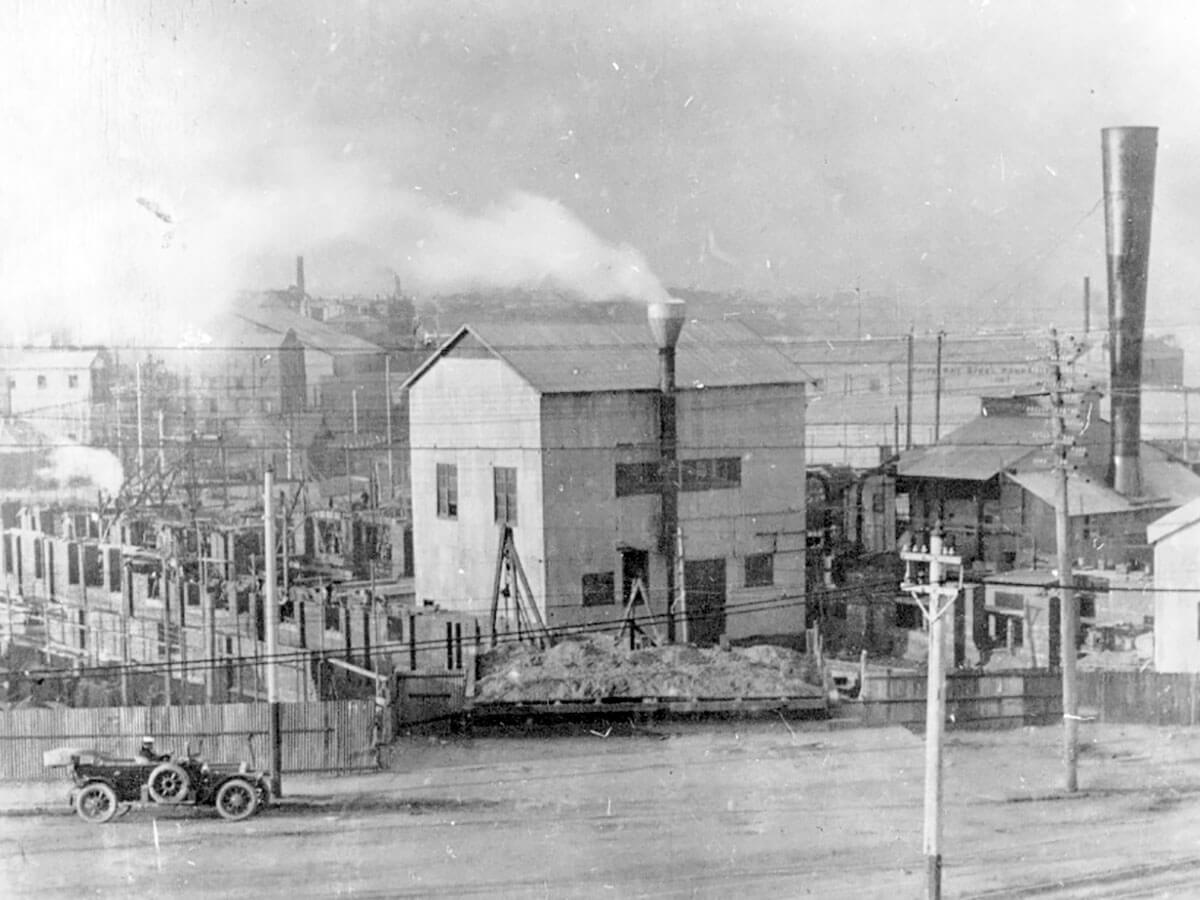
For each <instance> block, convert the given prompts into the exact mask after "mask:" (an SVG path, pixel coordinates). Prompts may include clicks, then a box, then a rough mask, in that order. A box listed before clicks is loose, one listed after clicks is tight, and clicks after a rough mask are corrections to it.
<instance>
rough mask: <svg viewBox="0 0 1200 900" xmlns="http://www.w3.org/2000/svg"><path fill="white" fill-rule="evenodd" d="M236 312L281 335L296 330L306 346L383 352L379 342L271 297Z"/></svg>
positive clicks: (352, 351)
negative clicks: (295, 309)
mask: <svg viewBox="0 0 1200 900" xmlns="http://www.w3.org/2000/svg"><path fill="white" fill-rule="evenodd" d="M234 315H235V316H237V317H238V318H241V319H244V320H246V321H247V322H251V323H253V324H255V325H258V326H260V327H262V328H266V329H269V330H270V331H275V332H278V333H279V334H281V335H283V334H287V332H288V331H289V330H290V331H294V332H295V333H296V337H297V338H299V339H300V342H301V343H303V344H304V345H305V346H308V347H312V348H313V349H315V350H323V351H325V352H326V353H382V352H383V348H382V347H380V346H379V345H378V344H373V343H371V342H370V341H367V340H364V339H363V338H360V337H358V336H357V335H353V334H347V333H346V332H344V331H339V330H338V329H336V328H333V327H331V326H329V325H326V324H325V323H323V322H318V321H317V320H316V319H310V318H309V317H308V316H302V315H300V313H298V312H294V311H292V310H290V309H287V308H286V307H283V306H279V305H278V304H276V303H274V302H272V301H270V300H262V301H260V302H259V303H258V304H257V305H255V304H253V303H251V304H247V305H246V306H245V307H244V308H241V309H237V310H235V311H234Z"/></svg>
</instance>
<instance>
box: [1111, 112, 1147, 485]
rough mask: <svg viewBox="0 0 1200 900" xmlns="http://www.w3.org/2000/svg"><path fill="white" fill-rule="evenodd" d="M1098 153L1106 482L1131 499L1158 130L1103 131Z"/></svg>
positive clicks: (1137, 479)
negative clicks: (1108, 413)
mask: <svg viewBox="0 0 1200 900" xmlns="http://www.w3.org/2000/svg"><path fill="white" fill-rule="evenodd" d="M1100 147H1101V156H1102V163H1103V170H1104V235H1105V249H1106V251H1107V254H1106V255H1107V260H1108V309H1109V318H1110V321H1109V366H1110V368H1109V376H1110V380H1109V390H1110V392H1111V396H1112V457H1111V460H1110V465H1109V470H1108V475H1107V481H1108V483H1109V484H1110V485H1111V486H1112V488H1113V489H1114V490H1115V491H1117V492H1118V493H1120V494H1123V495H1125V496H1137V495H1139V494H1141V492H1142V479H1141V470H1140V460H1139V456H1140V445H1141V420H1142V398H1141V388H1142V337H1143V335H1144V333H1145V330H1146V280H1147V275H1148V272H1149V268H1150V219H1151V213H1152V212H1153V208H1154V165H1155V156H1156V154H1157V151H1158V129H1157V128H1144V127H1124V128H1105V129H1102V130H1101V132H1100Z"/></svg>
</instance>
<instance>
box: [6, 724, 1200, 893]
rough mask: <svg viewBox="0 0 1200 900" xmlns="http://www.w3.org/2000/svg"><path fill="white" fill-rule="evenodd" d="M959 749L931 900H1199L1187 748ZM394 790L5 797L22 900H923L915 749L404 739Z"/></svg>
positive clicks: (306, 785)
mask: <svg viewBox="0 0 1200 900" xmlns="http://www.w3.org/2000/svg"><path fill="white" fill-rule="evenodd" d="M1081 737H1082V741H1081V755H1080V764H1079V783H1080V788H1081V790H1080V791H1079V793H1078V794H1075V795H1070V796H1068V795H1064V794H1063V793H1062V791H1061V790H1060V785H1061V784H1062V763H1061V753H1060V750H1061V729H1060V728H1028V729H1020V730H1014V731H1006V732H964V731H957V732H950V733H949V734H948V735H947V739H946V763H945V765H946V768H945V773H946V779H945V833H944V842H943V855H944V865H945V872H944V877H943V889H944V896H945V897H947V898H953V897H978V898H983V897H1032V896H1038V897H1122V898H1124V897H1197V896H1200V887H1197V885H1200V815H1198V806H1200V729H1169V728H1149V727H1138V726H1126V727H1118V726H1100V725H1096V724H1085V725H1084V726H1083V728H1082V731H1081ZM392 749H393V753H392V758H391V769H390V770H389V771H386V772H380V773H373V774H367V775H359V776H351V777H342V778H315V777H298V776H286V775H285V779H284V789H285V797H284V802H283V803H282V804H281V805H280V806H279V807H278V808H277V809H273V810H271V811H269V812H267V813H265V814H263V815H261V816H256V817H254V818H253V819H250V820H247V821H246V822H239V823H227V822H222V821H220V820H218V819H216V818H214V817H213V816H212V815H211V814H210V813H204V812H198V811H190V810H182V809H164V808H162V807H157V808H143V809H135V810H133V811H132V812H130V813H129V814H128V815H125V816H122V817H121V818H119V819H117V820H115V821H114V822H113V823H110V824H109V825H105V826H89V825H86V824H85V823H83V822H81V821H79V820H78V819H77V818H75V817H74V816H73V815H72V814H71V813H70V812H69V810H67V809H66V807H65V805H63V801H62V796H63V794H64V785H62V784H61V783H60V784H54V785H40V784H39V785H12V784H7V785H0V808H2V809H3V813H4V814H2V815H0V887H2V888H4V890H2V891H0V893H3V894H4V895H5V896H19V897H26V896H28V897H35V896H36V897H77V896H83V895H85V894H86V895H88V896H100V897H151V896H153V897H156V898H164V897H181V896H212V895H221V896H256V897H264V896H291V897H295V898H300V897H327V896H335V895H340V896H354V897H404V896H408V897H519V898H525V897H540V898H545V897H550V898H558V897H564V898H573V897H618V898H621V897H637V898H642V897H647V898H650V897H654V898H658V897H705V898H707V897H712V898H726V897H730V896H738V897H740V898H758V897H763V898H766V897H771V898H779V897H802V896H813V897H830V898H863V897H867V898H871V897H878V898H908V897H912V898H917V897H922V896H924V889H925V886H924V860H923V857H922V851H921V830H922V798H923V772H924V768H923V767H924V743H923V739H922V737H921V736H920V735H914V734H912V733H910V732H908V731H906V730H904V729H900V728H886V729H860V728H843V727H839V726H838V725H837V723H833V724H827V723H813V722H799V721H784V720H782V719H779V718H776V719H774V720H770V719H767V720H759V721H744V720H743V721H721V722H687V723H683V722H672V721H658V722H650V723H644V724H641V725H636V726H631V725H630V724H629V723H616V722H614V723H610V724H608V725H604V724H603V723H591V724H590V725H587V726H584V725H580V726H576V727H574V728H572V729H568V730H566V731H564V730H561V729H560V730H557V731H555V732H549V731H545V730H537V731H535V730H531V729H525V728H513V729H509V730H508V731H507V732H505V733H499V732H495V731H493V732H490V733H488V734H482V733H475V734H473V735H466V736H437V735H414V736H412V737H410V738H408V739H406V740H404V741H401V742H399V743H397V745H396V746H395V747H393V748H392Z"/></svg>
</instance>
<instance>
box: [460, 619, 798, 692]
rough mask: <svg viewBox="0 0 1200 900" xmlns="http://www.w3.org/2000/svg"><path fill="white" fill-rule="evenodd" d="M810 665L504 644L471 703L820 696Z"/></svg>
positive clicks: (768, 653)
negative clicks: (542, 648)
mask: <svg viewBox="0 0 1200 900" xmlns="http://www.w3.org/2000/svg"><path fill="white" fill-rule="evenodd" d="M819 685H820V675H819V673H818V671H817V669H816V666H815V665H814V664H813V662H812V661H811V660H810V659H809V657H807V656H805V655H804V654H803V653H798V652H797V651H795V650H790V649H788V648H786V647H777V646H772V645H768V644H759V645H755V646H751V647H734V648H732V649H729V650H722V649H720V648H715V647H714V648H696V647H688V646H683V645H679V644H673V645H670V646H666V647H650V648H644V649H640V650H628V649H625V648H622V647H618V646H616V645H614V643H613V640H612V638H611V637H605V636H596V637H586V638H580V639H575V640H564V641H560V642H559V643H557V644H555V645H554V646H553V647H550V648H549V649H546V650H541V649H538V648H536V647H531V646H530V645H528V644H505V645H502V646H500V647H497V648H495V649H493V650H489V651H488V652H487V653H484V654H482V655H481V656H480V657H479V670H478V678H477V680H476V684H475V695H474V698H473V699H474V700H475V701H476V702H483V703H489V702H493V703H494V702H507V703H548V702H554V701H564V702H580V701H590V700H603V699H618V698H630V699H644V698H647V697H663V698H677V699H689V700H731V699H739V698H740V699H747V700H748V699H766V698H771V699H779V698H788V697H820V696H822V689H821V687H820V686H819Z"/></svg>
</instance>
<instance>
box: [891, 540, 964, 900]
mask: <svg viewBox="0 0 1200 900" xmlns="http://www.w3.org/2000/svg"><path fill="white" fill-rule="evenodd" d="M900 558H901V559H903V560H904V569H905V572H904V583H903V584H901V585H900V588H901V590H905V591H908V592H910V593H911V594H912V595H913V597H914V598H916V599H917V602H918V604H920V607H921V612H923V613H924V614H925V618H926V620H927V621H928V622H929V666H928V670H929V671H928V684H927V687H926V695H925V836H924V841H923V846H924V850H925V885H926V897H928V898H929V900H941V896H942V731H943V729H944V726H945V722H946V654H945V649H946V614H947V613H949V612H951V611H952V610H953V609H954V603H955V601H956V600H957V599H958V594H959V591H960V590H961V589H962V557H961V556H958V555H955V554H952V553H946V552H945V547H944V545H943V535H942V523H941V520H940V519H939V520H938V522H937V524H935V525H934V528H933V533H932V534H931V535H930V536H929V547H928V548H925V547H921V548H915V549H911V550H905V551H902V552H901V553H900ZM914 563H915V564H916V565H917V566H919V567H926V571H927V573H928V577H927V580H926V581H925V582H920V581H918V580H917V578H918V573H917V572H915V571H914ZM951 567H957V568H958V579H957V583H956V584H951V585H947V584H945V583H944V581H945V580H946V579H947V577H948V576H949V575H950V572H949V569H950V568H951ZM922 598H923V599H922Z"/></svg>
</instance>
